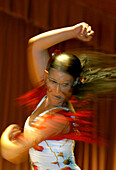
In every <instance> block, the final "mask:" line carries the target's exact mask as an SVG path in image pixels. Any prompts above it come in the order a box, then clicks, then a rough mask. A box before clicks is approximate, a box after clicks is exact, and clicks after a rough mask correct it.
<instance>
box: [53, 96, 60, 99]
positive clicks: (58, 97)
mask: <svg viewBox="0 0 116 170" xmlns="http://www.w3.org/2000/svg"><path fill="white" fill-rule="evenodd" d="M54 97H55V98H57V99H62V97H60V96H54Z"/></svg>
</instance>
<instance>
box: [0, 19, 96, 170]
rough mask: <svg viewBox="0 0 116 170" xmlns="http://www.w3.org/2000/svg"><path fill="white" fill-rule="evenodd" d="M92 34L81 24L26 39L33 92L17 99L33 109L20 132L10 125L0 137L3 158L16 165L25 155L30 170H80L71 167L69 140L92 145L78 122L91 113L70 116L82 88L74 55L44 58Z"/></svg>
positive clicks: (88, 129)
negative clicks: (50, 50)
mask: <svg viewBox="0 0 116 170" xmlns="http://www.w3.org/2000/svg"><path fill="white" fill-rule="evenodd" d="M93 34H94V31H93V30H92V29H91V26H89V25H88V24H87V23H84V22H83V23H79V24H76V25H74V26H70V27H66V28H61V29H56V30H52V31H48V32H45V33H42V34H39V35H37V36H35V37H33V38H31V39H30V40H29V47H28V61H29V62H28V64H29V73H30V76H31V80H32V83H33V84H34V85H35V86H36V88H35V89H34V91H32V92H31V93H29V94H30V96H29V95H25V96H24V97H22V98H21V100H22V101H24V102H25V103H26V104H27V105H28V104H30V103H31V104H32V105H33V103H34V102H35V103H36V107H35V109H34V110H33V112H32V114H31V115H30V116H29V117H28V118H27V120H26V122H25V126H24V131H23V132H21V130H20V127H19V126H18V125H16V124H12V125H10V126H8V127H7V128H6V129H5V131H4V132H3V134H2V136H1V152H2V156H3V158H5V159H7V160H8V161H10V162H12V163H20V162H21V161H24V160H25V159H26V157H27V155H28V153H29V156H30V162H31V168H32V170H48V169H49V170H69V169H72V170H80V168H79V167H78V165H77V164H76V163H75V157H74V152H73V150H74V141H75V140H78V141H85V142H90V143H93V142H95V141H96V139H95V137H94V136H93V135H92V133H91V132H92V130H93V128H92V126H91V122H89V121H88V119H85V120H84V121H83V119H82V118H84V117H85V118H88V117H90V116H91V112H89V111H87V110H85V111H83V112H81V111H80V112H79V111H75V110H74V108H73V106H72V104H71V102H70V99H71V97H72V96H73V95H75V93H76V92H77V90H76V89H79V88H80V86H81V85H82V84H83V80H84V79H83V78H82V76H81V75H82V72H83V68H82V63H81V62H80V60H79V58H78V57H77V56H75V55H73V54H69V53H65V52H62V53H61V52H60V53H58V52H59V51H55V53H54V56H53V57H50V56H49V54H48V48H50V47H51V46H53V45H55V44H57V43H60V42H62V41H66V40H69V39H74V38H77V39H79V40H81V41H85V42H87V41H90V40H91V39H92V36H93ZM37 86H38V87H37ZM81 87H82V86H81ZM78 91H79V90H78ZM76 95H78V94H76ZM27 96H28V97H27ZM83 110H84V108H83ZM89 126H90V127H89Z"/></svg>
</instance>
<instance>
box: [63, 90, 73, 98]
mask: <svg viewBox="0 0 116 170" xmlns="http://www.w3.org/2000/svg"><path fill="white" fill-rule="evenodd" d="M63 95H64V97H65V98H69V97H71V96H72V89H70V90H68V91H64V92H63Z"/></svg>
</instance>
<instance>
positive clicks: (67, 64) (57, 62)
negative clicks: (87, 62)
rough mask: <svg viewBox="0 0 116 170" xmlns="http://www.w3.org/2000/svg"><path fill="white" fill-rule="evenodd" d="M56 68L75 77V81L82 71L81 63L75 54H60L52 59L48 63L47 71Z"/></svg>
mask: <svg viewBox="0 0 116 170" xmlns="http://www.w3.org/2000/svg"><path fill="white" fill-rule="evenodd" d="M51 68H55V69H58V70H61V71H63V72H66V73H68V74H70V75H71V76H73V77H74V78H75V79H76V78H77V77H79V76H80V73H81V71H82V69H81V62H80V60H79V59H78V57H77V56H75V55H73V54H67V53H64V52H63V53H60V54H57V55H56V56H54V57H52V58H51V59H50V61H49V63H48V66H47V70H48V71H50V69H51Z"/></svg>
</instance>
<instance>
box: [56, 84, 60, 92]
mask: <svg viewBox="0 0 116 170" xmlns="http://www.w3.org/2000/svg"><path fill="white" fill-rule="evenodd" d="M60 90H61V89H60V84H57V86H56V92H57V93H59V92H60Z"/></svg>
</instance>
